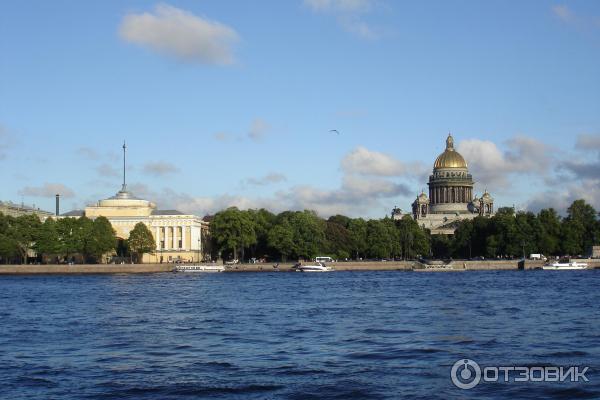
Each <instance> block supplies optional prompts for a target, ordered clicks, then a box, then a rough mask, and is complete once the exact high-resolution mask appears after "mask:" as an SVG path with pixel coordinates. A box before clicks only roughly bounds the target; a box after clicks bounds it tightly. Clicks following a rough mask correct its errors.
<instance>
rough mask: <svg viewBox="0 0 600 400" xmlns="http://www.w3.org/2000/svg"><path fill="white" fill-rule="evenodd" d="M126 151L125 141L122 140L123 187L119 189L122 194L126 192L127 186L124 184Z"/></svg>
mask: <svg viewBox="0 0 600 400" xmlns="http://www.w3.org/2000/svg"><path fill="white" fill-rule="evenodd" d="M126 150H127V145H126V144H125V141H124V140H123V187H122V188H121V191H122V192H126V191H127V184H126V183H125V152H126Z"/></svg>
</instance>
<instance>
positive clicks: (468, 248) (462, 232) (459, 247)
mask: <svg viewBox="0 0 600 400" xmlns="http://www.w3.org/2000/svg"><path fill="white" fill-rule="evenodd" d="M473 231H474V226H473V221H472V220H468V219H467V220H462V221H460V222H459V224H458V226H457V228H456V230H455V231H454V236H453V237H452V241H451V243H452V245H451V246H452V254H453V255H454V256H455V257H457V258H471V257H473Z"/></svg>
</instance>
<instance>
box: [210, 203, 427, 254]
mask: <svg viewBox="0 0 600 400" xmlns="http://www.w3.org/2000/svg"><path fill="white" fill-rule="evenodd" d="M210 233H211V240H212V252H211V253H212V257H213V259H217V258H223V259H225V260H227V259H239V260H248V259H249V258H257V259H261V258H265V259H267V260H281V261H284V262H285V261H287V260H298V259H305V260H308V259H313V258H314V257H316V256H330V257H332V258H335V259H345V258H349V259H350V258H352V259H361V258H362V259H365V258H389V259H393V258H414V257H417V256H419V255H427V254H429V243H430V238H429V233H428V232H426V231H425V230H423V229H421V228H420V227H419V225H418V224H417V223H416V221H414V220H413V219H412V218H410V217H408V216H406V217H405V218H403V219H402V220H398V221H395V220H393V219H391V218H388V217H386V218H383V219H371V220H365V219H363V218H349V217H346V216H343V215H334V216H332V217H330V218H328V219H323V218H320V217H319V216H318V215H317V214H316V213H315V212H314V211H309V210H305V211H284V212H282V213H280V214H277V215H276V214H273V213H271V212H269V211H267V210H265V209H260V210H239V209H237V208H236V207H231V208H228V209H226V210H223V211H220V212H218V213H216V214H215V215H214V216H213V218H212V219H211V221H210Z"/></svg>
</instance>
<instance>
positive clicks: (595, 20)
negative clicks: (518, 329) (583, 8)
mask: <svg viewBox="0 0 600 400" xmlns="http://www.w3.org/2000/svg"><path fill="white" fill-rule="evenodd" d="M551 11H552V13H553V14H554V15H555V16H556V17H557V18H558V19H559V20H561V21H562V22H563V23H565V24H568V25H571V26H573V27H575V28H576V29H578V30H582V31H594V30H596V29H598V28H600V17H598V16H594V15H589V14H584V13H576V12H575V11H573V10H572V9H571V8H570V7H568V6H566V5H564V4H557V5H554V6H552V7H551Z"/></svg>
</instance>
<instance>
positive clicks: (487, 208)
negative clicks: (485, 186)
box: [392, 135, 494, 235]
mask: <svg viewBox="0 0 600 400" xmlns="http://www.w3.org/2000/svg"><path fill="white" fill-rule="evenodd" d="M473 183H474V182H473V177H472V176H471V174H470V173H469V170H468V166H467V162H466V161H465V159H464V158H463V156H462V155H460V153H458V152H457V151H456V150H455V149H454V138H453V137H452V135H448V138H447V139H446V150H444V152H443V153H442V154H440V155H439V156H438V157H437V158H436V160H435V162H434V164H433V173H432V174H431V175H429V183H428V186H429V196H427V194H425V193H423V192H422V193H421V194H419V195H418V196H417V198H416V200H415V201H414V202H413V203H412V213H411V214H409V215H411V216H412V218H414V219H415V220H416V221H417V222H418V223H419V225H421V226H422V227H424V228H427V229H430V230H431V233H432V234H450V235H451V234H453V233H454V230H455V229H456V227H457V224H458V221H460V220H463V219H472V218H475V217H476V216H478V215H482V216H486V217H489V216H492V215H494V199H493V198H492V196H491V195H490V194H489V193H488V192H487V190H486V191H485V192H484V193H483V195H482V196H481V197H480V198H478V197H477V196H476V195H475V196H474V195H473ZM406 214H407V213H403V212H402V210H400V209H398V208H394V210H392V217H393V218H394V219H400V218H402V217H403V216H404V215H406Z"/></svg>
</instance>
